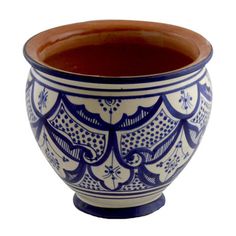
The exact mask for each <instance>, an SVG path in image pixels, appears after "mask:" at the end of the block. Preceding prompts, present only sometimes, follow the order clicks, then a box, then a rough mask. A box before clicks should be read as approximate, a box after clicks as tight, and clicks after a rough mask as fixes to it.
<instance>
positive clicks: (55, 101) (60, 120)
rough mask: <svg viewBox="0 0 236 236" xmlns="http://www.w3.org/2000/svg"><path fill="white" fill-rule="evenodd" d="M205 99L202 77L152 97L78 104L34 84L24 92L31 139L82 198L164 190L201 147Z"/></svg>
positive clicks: (81, 99) (208, 98)
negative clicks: (83, 193)
mask: <svg viewBox="0 0 236 236" xmlns="http://www.w3.org/2000/svg"><path fill="white" fill-rule="evenodd" d="M142 83H143V82H142ZM121 92H122V90H121ZM127 96H129V94H127ZM144 99H146V100H145V101H146V102H144ZM211 100H212V92H211V87H210V82H209V77H208V76H207V75H206V74H204V76H203V77H201V79H200V80H197V81H196V82H194V83H191V84H188V85H186V86H184V87H179V88H178V89H175V90H174V91H173V92H171V93H170V92H168V91H167V92H166V93H160V94H158V95H153V96H150V97H146V96H145V95H144V96H143V97H142V96H140V95H138V96H137V97H135V96H133V95H132V94H131V95H130V98H127V97H120V98H113V97H110V98H109V97H107V96H104V97H102V96H101V95H99V96H97V97H96V96H95V97H94V95H93V94H92V93H91V97H89V96H87V97H84V96H80V94H77V95H74V94H70V93H66V92H64V91H58V90H57V91H54V90H51V89H50V87H48V86H47V85H46V84H45V85H44V84H42V83H39V82H38V81H37V79H35V78H33V80H32V81H30V82H28V84H27V89H26V105H27V111H28V117H29V120H30V123H31V126H32V129H33V132H34V134H35V138H36V140H37V141H38V143H39V146H40V148H41V149H42V151H43V152H44V154H45V156H46V158H47V159H48V161H49V163H50V164H51V165H52V167H53V168H54V169H55V171H56V172H57V173H58V175H59V176H60V177H61V178H62V179H63V180H64V181H65V182H66V183H68V184H69V185H70V186H72V187H74V188H76V189H79V190H80V191H83V190H84V191H87V190H90V191H95V192H107V193H110V194H112V192H114V191H116V192H120V193H124V194H125V193H126V192H135V191H147V190H150V191H151V190H152V189H153V190H154V189H156V188H157V187H160V188H161V187H162V186H166V185H168V184H169V183H170V182H171V181H172V180H173V179H174V178H175V177H176V176H177V175H178V174H179V173H180V171H181V170H182V169H183V168H184V167H185V166H186V164H187V163H188V161H189V160H190V159H191V156H192V155H193V153H194V152H195V150H196V148H197V146H198V145H199V142H200V140H201V137H202V135H203V133H204V131H205V128H206V125H207V122H208V119H209V115H210V110H211Z"/></svg>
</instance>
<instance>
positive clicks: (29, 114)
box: [26, 87, 38, 122]
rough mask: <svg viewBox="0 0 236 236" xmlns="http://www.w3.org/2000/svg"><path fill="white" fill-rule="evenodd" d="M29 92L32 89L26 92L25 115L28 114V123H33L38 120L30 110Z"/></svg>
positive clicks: (31, 109)
mask: <svg viewBox="0 0 236 236" xmlns="http://www.w3.org/2000/svg"><path fill="white" fill-rule="evenodd" d="M31 90H32V87H31V88H29V89H28V91H27V92H26V107H27V113H28V117H29V121H30V122H35V121H36V120H37V119H38V118H37V116H36V115H35V113H34V111H33V108H32V104H31Z"/></svg>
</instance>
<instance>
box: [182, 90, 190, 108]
mask: <svg viewBox="0 0 236 236" xmlns="http://www.w3.org/2000/svg"><path fill="white" fill-rule="evenodd" d="M180 94H181V97H180V99H179V103H181V104H182V108H183V109H185V110H188V109H189V108H191V107H192V103H191V101H192V100H193V98H192V97H191V96H190V94H189V93H188V92H185V91H184V90H181V91H180Z"/></svg>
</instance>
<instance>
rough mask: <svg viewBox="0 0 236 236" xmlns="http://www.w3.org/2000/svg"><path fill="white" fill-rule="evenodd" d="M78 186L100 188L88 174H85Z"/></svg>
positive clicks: (92, 188)
mask: <svg viewBox="0 0 236 236" xmlns="http://www.w3.org/2000/svg"><path fill="white" fill-rule="evenodd" d="M79 187H80V188H85V189H90V190H102V189H101V186H100V184H99V183H98V182H97V181H95V180H94V179H92V178H91V176H90V175H88V174H85V175H84V178H83V180H82V182H80V184H79Z"/></svg>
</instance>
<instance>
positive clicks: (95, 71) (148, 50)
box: [25, 21, 210, 77]
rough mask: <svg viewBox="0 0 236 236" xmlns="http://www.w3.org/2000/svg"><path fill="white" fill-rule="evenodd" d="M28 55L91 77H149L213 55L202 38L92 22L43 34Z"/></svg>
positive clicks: (149, 26)
mask: <svg viewBox="0 0 236 236" xmlns="http://www.w3.org/2000/svg"><path fill="white" fill-rule="evenodd" d="M25 51H26V54H27V55H28V56H29V57H30V58H31V59H33V60H34V61H36V62H38V63H39V64H42V65H44V66H46V67H49V68H54V69H56V70H60V71H65V72H69V73H75V74H81V75H90V76H111V77H120V76H145V75H153V74H160V73H165V72H170V71H175V70H180V69H182V68H186V67H188V66H191V65H193V64H196V63H198V62H199V61H201V60H203V59H204V58H205V57H206V56H207V55H209V53H210V45H209V43H208V42H207V41H206V40H205V39H204V38H203V37H202V36H200V35H199V34H197V33H195V32H193V31H190V30H188V29H184V28H180V27H177V26H172V25H167V24H161V23H152V22H139V21H94V22H85V23H78V24H73V25H67V26H62V27H58V28H54V29H51V30H48V31H45V32H42V33H40V34H38V35H36V36H34V37H33V38H31V39H30V40H29V41H28V42H27V43H26V46H25Z"/></svg>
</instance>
